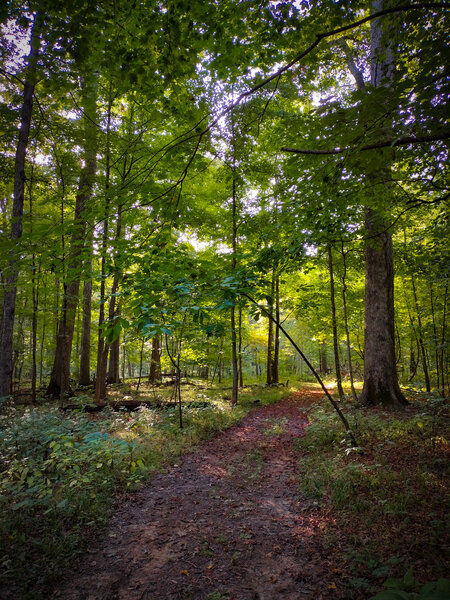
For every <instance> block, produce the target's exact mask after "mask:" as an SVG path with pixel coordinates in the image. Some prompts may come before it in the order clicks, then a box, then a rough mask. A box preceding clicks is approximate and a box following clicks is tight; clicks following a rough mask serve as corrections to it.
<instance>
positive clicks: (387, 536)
mask: <svg viewBox="0 0 450 600" xmlns="http://www.w3.org/2000/svg"><path fill="white" fill-rule="evenodd" d="M344 411H345V412H346V415H347V418H348V420H349V421H350V424H351V426H352V428H353V430H354V432H355V436H356V438H357V441H358V444H359V446H360V447H359V448H348V447H347V445H346V441H345V439H344V435H343V432H342V428H341V426H340V424H339V422H338V421H337V419H336V418H335V415H334V414H333V411H332V410H331V409H330V408H329V407H328V406H326V405H321V406H320V407H318V408H313V409H312V410H311V411H310V413H309V420H310V425H309V426H308V428H307V431H306V436H305V437H304V438H301V439H300V440H299V442H298V445H299V448H300V451H301V460H300V462H299V482H300V493H301V495H302V497H303V498H304V499H307V500H309V501H310V502H311V503H312V504H313V505H315V506H317V507H318V509H319V510H320V511H321V512H322V514H323V515H324V518H327V520H328V522H329V525H328V527H327V533H326V538H325V545H326V546H327V547H328V548H329V550H330V551H331V552H337V554H338V556H339V561H341V562H342V565H343V569H342V573H343V575H344V579H346V585H347V586H348V598H349V599H350V598H355V599H358V600H359V599H363V598H369V597H371V596H372V594H373V593H375V592H377V591H379V590H380V588H381V587H382V583H383V582H384V581H385V580H386V579H387V578H389V577H397V578H398V577H402V576H404V574H405V572H406V571H407V570H408V568H411V569H413V570H414V574H415V576H416V577H417V580H419V581H421V582H422V584H424V583H426V582H431V581H435V580H437V579H439V578H440V577H443V576H445V574H446V566H445V565H446V557H447V559H448V545H447V544H446V540H448V539H449V538H448V528H447V527H448V521H447V515H448V509H449V508H450V507H449V502H448V499H449V496H448V481H449V474H450V473H449V463H448V451H449V440H450V432H449V420H448V417H449V410H448V406H447V405H446V404H445V401H444V400H443V399H441V398H437V397H430V398H427V399H425V400H423V399H422V400H414V401H413V402H412V403H411V405H410V406H409V407H408V408H407V409H406V410H405V411H404V412H401V413H399V412H386V411H383V410H379V409H362V408H355V407H354V406H352V405H351V404H348V405H347V406H345V407H344ZM325 515H327V517H326V516H325ZM417 586H419V584H418V583H417ZM427 589H431V588H427ZM397 591H398V590H397ZM403 591H404V590H403ZM418 591H419V587H417V593H418ZM387 592H388V591H386V594H387ZM405 593H406V592H405ZM408 593H410V592H408ZM411 593H412V594H414V593H415V590H414V591H413V592H411ZM387 597H388V596H387V595H386V598H387ZM392 597H394V596H393V595H392ZM395 597H397V596H395ZM398 597H400V596H398ZM405 597H408V598H409V597H411V598H412V597H415V596H413V595H411V596H405ZM417 597H418V596H417ZM420 597H422V596H420Z"/></svg>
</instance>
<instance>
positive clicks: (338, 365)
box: [327, 244, 344, 400]
mask: <svg viewBox="0 0 450 600" xmlns="http://www.w3.org/2000/svg"><path fill="white" fill-rule="evenodd" d="M327 251H328V270H329V272H330V302H331V319H332V324H333V350H334V365H335V369H336V383H337V388H338V394H339V399H340V400H344V390H343V389H342V376H341V363H340V360H339V341H338V334H337V319H336V301H335V293H334V269H333V254H332V250H331V245H330V244H328V246H327Z"/></svg>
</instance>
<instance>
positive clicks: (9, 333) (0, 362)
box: [0, 15, 40, 398]
mask: <svg viewBox="0 0 450 600" xmlns="http://www.w3.org/2000/svg"><path fill="white" fill-rule="evenodd" d="M39 18H40V17H39V15H36V17H35V20H34V24H33V29H32V33H31V51H30V54H29V57H28V70H27V74H26V79H25V84H24V88H23V102H22V114H21V122H20V129H19V139H18V141H17V149H16V156H15V163H14V193H13V211H12V223H11V242H12V248H11V251H10V256H9V265H8V275H7V277H6V281H5V284H6V285H5V294H4V298H3V317H2V332H1V340H0V342H1V343H0V398H2V397H6V396H9V395H10V393H11V391H12V390H11V383H12V381H11V378H12V370H13V333H14V318H15V312H16V295H17V278H18V276H19V270H18V266H17V265H18V261H19V256H18V250H17V248H18V240H20V238H21V237H22V217H23V204H24V196H25V180H26V176H25V157H26V151H27V146H28V139H29V135H30V129H31V117H32V114H33V95H34V88H35V85H36V65H37V61H38V57H39V49H40V37H39Z"/></svg>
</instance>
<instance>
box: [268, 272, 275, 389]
mask: <svg viewBox="0 0 450 600" xmlns="http://www.w3.org/2000/svg"><path fill="white" fill-rule="evenodd" d="M274 294H275V270H273V271H272V287H271V290H270V301H269V309H268V318H269V323H268V331H267V368H266V385H271V384H272V382H273V379H272V374H273V373H272V367H273V354H272V353H273V297H274Z"/></svg>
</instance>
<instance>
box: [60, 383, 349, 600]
mask: <svg viewBox="0 0 450 600" xmlns="http://www.w3.org/2000/svg"><path fill="white" fill-rule="evenodd" d="M308 395H309V396H310V395H311V392H308ZM305 424H306V417H305V415H304V412H302V395H301V393H298V394H294V395H293V396H291V397H290V398H289V399H287V400H283V401H281V402H279V403H277V404H274V405H271V406H267V407H262V408H258V409H255V410H254V411H253V412H252V413H250V415H248V416H247V417H246V418H245V419H244V420H243V421H242V422H241V423H239V424H238V425H235V426H234V427H232V428H230V429H228V430H227V431H225V432H223V433H222V434H220V435H219V436H218V437H216V438H215V439H213V440H211V441H209V442H207V443H205V444H202V445H201V446H200V447H199V448H198V449H196V450H195V451H194V452H192V453H190V454H188V455H186V456H185V457H184V458H182V459H180V462H179V464H178V465H175V466H174V467H172V468H170V469H169V470H168V471H167V472H165V473H162V474H159V475H157V476H155V477H154V478H152V480H151V481H150V483H149V485H148V486H147V487H146V488H145V489H143V490H141V491H140V492H139V493H137V494H134V495H133V496H132V497H131V500H129V501H128V502H127V503H125V504H123V505H122V506H121V507H120V508H119V509H118V510H117V511H116V513H115V515H114V517H113V519H112V522H111V525H110V529H109V533H107V534H106V535H105V537H104V538H102V539H100V540H98V542H97V543H96V546H95V547H91V549H90V550H89V553H88V554H87V555H86V557H85V558H84V559H83V560H82V561H81V563H80V564H79V567H78V569H77V571H75V572H73V573H72V574H68V579H67V582H66V583H65V584H64V585H63V586H62V587H60V588H59V590H58V592H57V593H55V594H54V595H53V598H55V599H56V598H61V599H62V598H64V599H65V600H75V599H77V600H80V599H89V600H100V599H101V600H114V599H121V600H141V599H142V600H144V599H145V600H169V599H173V600H190V599H193V600H197V599H205V600H225V599H227V600H228V599H229V600H250V599H255V600H256V599H258V600H275V599H278V598H281V599H286V600H298V599H313V598H314V599H315V600H319V599H320V598H322V599H324V600H325V599H331V598H333V599H336V598H337V597H338V596H336V589H335V588H334V585H333V584H331V585H330V581H332V579H333V576H332V574H331V573H330V564H329V562H328V559H327V552H326V551H325V550H324V549H323V548H322V544H321V539H320V538H321V536H320V533H321V530H322V528H323V526H324V525H323V523H322V522H321V521H319V520H316V519H315V518H314V513H313V511H311V510H310V507H308V506H307V505H305V504H304V503H301V502H300V501H299V500H298V497H297V494H296V482H295V474H296V462H297V460H298V454H297V453H296V449H295V439H296V438H297V437H298V436H300V435H302V434H303V431H304V426H305ZM325 574H326V575H325ZM324 579H325V582H323V580H324ZM333 588H334V589H333Z"/></svg>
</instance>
